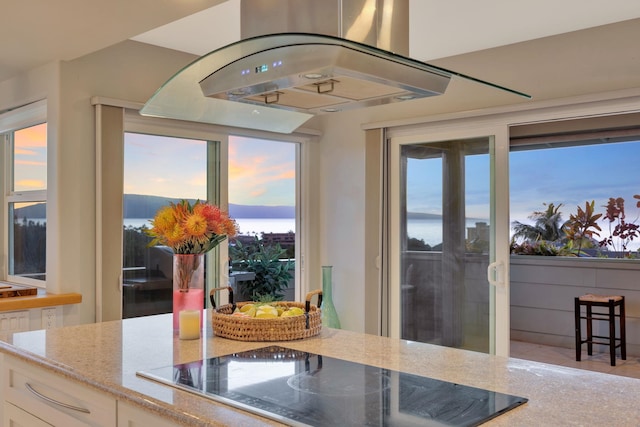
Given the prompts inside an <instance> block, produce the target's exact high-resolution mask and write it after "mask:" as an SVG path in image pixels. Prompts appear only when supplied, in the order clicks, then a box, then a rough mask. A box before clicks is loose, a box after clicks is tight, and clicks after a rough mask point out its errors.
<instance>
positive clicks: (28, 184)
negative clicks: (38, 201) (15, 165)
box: [16, 179, 45, 188]
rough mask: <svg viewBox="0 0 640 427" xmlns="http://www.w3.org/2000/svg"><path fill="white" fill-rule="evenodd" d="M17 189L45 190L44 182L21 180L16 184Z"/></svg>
mask: <svg viewBox="0 0 640 427" xmlns="http://www.w3.org/2000/svg"><path fill="white" fill-rule="evenodd" d="M16 187H19V188H45V182H44V181H42V180H39V179H23V180H20V181H17V182H16Z"/></svg>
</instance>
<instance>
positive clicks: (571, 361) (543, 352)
mask: <svg viewBox="0 0 640 427" xmlns="http://www.w3.org/2000/svg"><path fill="white" fill-rule="evenodd" d="M618 355H619V353H618ZM511 357H517V358H519V359H526V360H533V361H536V362H544V363H551V364H554V365H561V366H568V367H571V368H578V369H587V370H590V371H597V372H604V373H607V374H613V375H621V376H624V377H631V378H639V379H640V357H637V356H635V357H634V356H628V355H627V360H621V359H620V357H619V356H618V358H617V359H616V366H611V363H610V360H609V354H608V353H596V348H594V353H593V356H589V355H587V347H586V345H585V346H584V349H583V351H582V357H581V358H582V361H580V362H576V353H575V350H574V349H573V348H561V347H551V346H546V345H541V344H532V343H526V342H522V341H511Z"/></svg>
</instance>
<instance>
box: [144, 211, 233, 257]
mask: <svg viewBox="0 0 640 427" xmlns="http://www.w3.org/2000/svg"><path fill="white" fill-rule="evenodd" d="M151 224H152V228H151V230H148V231H147V234H148V235H150V236H152V237H153V238H154V239H153V240H152V241H151V243H150V244H149V245H150V246H153V245H158V244H160V245H166V246H169V247H171V249H172V250H173V251H174V252H175V253H177V254H199V253H204V252H207V251H209V250H211V249H213V248H214V247H216V246H217V245H218V244H219V243H220V242H222V241H223V240H224V239H225V238H226V237H227V236H235V235H236V234H237V232H238V226H237V225H236V222H235V221H234V220H233V219H231V218H229V215H228V214H227V213H226V212H223V211H222V210H220V208H218V207H217V206H214V205H211V204H209V203H206V202H201V201H200V200H198V201H196V202H195V204H194V205H193V206H191V204H190V203H189V202H188V201H186V200H182V201H180V202H179V203H177V204H174V203H171V204H170V206H166V207H164V208H161V209H160V210H159V211H158V212H157V213H156V216H155V217H154V219H153V220H152V221H151Z"/></svg>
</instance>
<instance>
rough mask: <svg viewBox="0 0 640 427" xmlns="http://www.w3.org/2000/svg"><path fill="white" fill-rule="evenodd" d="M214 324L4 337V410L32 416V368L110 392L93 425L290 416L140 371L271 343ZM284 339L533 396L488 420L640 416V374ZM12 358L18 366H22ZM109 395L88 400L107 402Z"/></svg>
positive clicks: (334, 335)
mask: <svg viewBox="0 0 640 427" xmlns="http://www.w3.org/2000/svg"><path fill="white" fill-rule="evenodd" d="M206 323H207V324H206V328H205V332H204V335H205V337H204V338H203V339H200V340H192V341H181V340H179V339H178V338H177V337H174V335H173V333H172V330H171V328H172V322H171V315H158V316H148V317H140V318H131V319H126V320H122V321H113V322H104V323H97V324H88V325H79V326H68V327H64V328H59V329H49V330H42V331H31V332H22V333H15V334H9V335H7V336H4V337H0V338H2V340H1V341H0V352H1V356H2V357H3V359H4V360H3V368H2V371H3V383H4V384H3V387H2V390H3V396H2V400H3V401H4V407H3V409H4V411H5V414H4V417H5V418H4V419H5V420H6V419H7V411H8V410H10V411H11V412H12V414H13V413H16V414H18V415H19V416H24V417H27V416H29V414H27V413H26V412H29V411H30V410H31V411H35V410H36V409H37V407H36V406H34V408H36V409H29V408H26V409H25V408H22V409H24V411H23V410H22V409H19V408H16V405H17V404H16V403H15V402H11V403H8V402H7V400H11V398H10V396H9V395H10V394H11V393H14V391H12V389H11V387H9V385H11V386H12V387H13V386H14V385H15V384H14V383H19V382H20V380H21V377H22V376H29V375H32V376H33V377H34V378H33V380H34V381H38V380H40V379H41V380H42V381H43V382H46V380H47V378H48V377H50V378H52V379H53V381H51V383H53V384H58V386H59V384H67V383H68V384H69V386H68V388H67V389H65V390H63V391H68V392H69V394H73V390H74V388H75V387H76V386H78V387H79V388H80V390H81V391H82V393H81V394H85V395H86V396H89V395H95V396H102V397H104V399H103V400H104V404H101V406H100V405H98V404H97V403H96V405H98V406H100V407H99V408H97V409H96V410H95V411H93V416H97V417H99V418H100V424H92V425H114V426H115V425H117V426H127V427H129V426H142V425H152V424H149V423H152V422H155V421H154V420H157V423H156V424H155V426H156V427H158V426H160V425H167V426H168V425H184V426H220V425H230V426H263V425H266V426H276V425H282V424H280V423H279V422H277V421H274V420H271V419H268V418H263V417H261V416H258V415H254V414H251V413H249V412H245V411H243V410H240V409H236V408H233V407H231V406H228V405H226V404H223V403H218V402H213V401H212V400H210V399H207V398H203V397H199V396H197V395H195V394H192V393H189V392H187V391H183V390H180V389H178V388H174V387H170V386H167V385H164V384H160V383H157V382H155V381H152V380H149V379H147V378H143V377H141V376H139V375H137V372H139V371H144V370H150V369H155V368H160V367H165V366H172V365H175V364H182V363H186V362H191V361H196V360H201V359H207V358H211V357H217V356H222V355H227V354H231V353H238V352H243V351H246V350H252V349H257V348H261V347H266V346H268V345H270V344H272V343H259V342H239V341H232V340H228V339H223V338H218V337H214V336H213V333H212V331H211V326H210V322H206ZM278 344H280V345H283V346H285V347H288V348H290V349H294V350H299V351H302V352H311V353H315V354H320V355H324V356H329V357H333V358H337V359H342V360H346V361H352V362H358V363H365V364H367V365H372V366H376V367H382V368H387V369H390V370H393V371H399V372H406V373H410V374H417V375H421V376H426V377H430V378H434V379H438V380H442V381H447V382H452V383H456V384H462V385H466V386H471V387H477V388H481V389H486V390H491V391H496V392H500V393H505V394H510V395H517V396H522V397H525V398H527V399H528V402H527V403H525V404H524V405H522V406H518V407H516V408H514V409H512V410H510V411H508V412H506V413H504V414H502V415H499V416H498V417H496V418H494V419H492V420H490V421H489V422H487V423H486V425H488V426H489V425H491V426H532V425H545V426H551V425H553V426H559V425H582V426H588V425H616V426H625V425H628V426H637V425H640V405H638V404H637V400H638V396H640V380H636V379H631V378H626V377H619V376H614V375H608V374H601V373H594V372H588V371H582V370H577V369H572V368H565V367H560V366H555V365H548V364H542V363H536V362H530V361H526V360H520V359H513V358H504V357H496V356H490V355H486V354H481V353H476V352H469V351H463V350H457V349H450V348H444V347H438V346H432V345H428V344H421V343H415V342H410V341H403V340H396V339H389V338H385V337H378V336H373V335H365V334H360V333H354V332H349V331H342V330H333V329H324V330H323V331H322V332H321V334H320V335H318V336H316V337H312V338H308V339H305V340H298V341H287V342H285V343H278ZM9 367H15V369H16V370H15V372H14V371H12V369H13V368H9ZM39 372H41V373H42V375H38V374H37V373H39ZM25 382H26V381H25ZM45 386H46V384H45ZM18 395H20V393H19V392H18ZM102 397H100V398H95V399H93V398H92V399H89V398H87V400H88V401H91V402H100V400H101V399H102ZM38 405H45V406H46V404H45V403H38ZM45 406H43V407H45ZM78 406H80V405H78ZM63 412H69V410H66V409H65V410H64V411H63ZM112 413H113V414H112ZM128 414H131V415H130V416H129V415H128ZM63 415H64V416H66V415H65V414H63ZM82 416H85V415H82ZM87 416H88V415H87ZM38 417H40V416H39V415H38ZM136 417H137V418H136ZM111 418H113V420H111ZM25 419H26V418H25ZM136 420H137V421H136ZM84 422H85V423H88V421H86V420H85V421H84ZM163 423H164V424H163ZM52 424H54V423H52ZM25 425H29V424H25ZM33 425H36V424H33ZM42 425H49V424H42ZM67 425H72V424H67Z"/></svg>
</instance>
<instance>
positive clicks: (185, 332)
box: [179, 310, 200, 340]
mask: <svg viewBox="0 0 640 427" xmlns="http://www.w3.org/2000/svg"><path fill="white" fill-rule="evenodd" d="M179 324H180V334H179V337H180V339H181V340H197V339H198V338H200V310H182V311H181V312H180V319H179Z"/></svg>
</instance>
